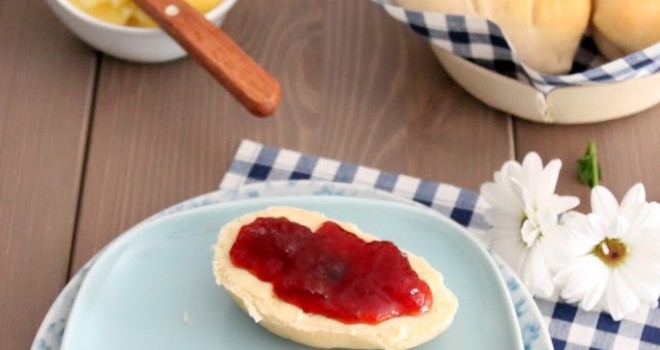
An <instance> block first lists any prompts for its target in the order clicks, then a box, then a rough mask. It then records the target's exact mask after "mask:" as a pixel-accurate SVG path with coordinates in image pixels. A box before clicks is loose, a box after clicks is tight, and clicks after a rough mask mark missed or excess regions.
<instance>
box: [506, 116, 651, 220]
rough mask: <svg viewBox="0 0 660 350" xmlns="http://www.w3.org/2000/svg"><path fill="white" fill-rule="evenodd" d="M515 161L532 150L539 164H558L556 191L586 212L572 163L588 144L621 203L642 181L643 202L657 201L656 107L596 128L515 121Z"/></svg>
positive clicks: (587, 191)
mask: <svg viewBox="0 0 660 350" xmlns="http://www.w3.org/2000/svg"><path fill="white" fill-rule="evenodd" d="M515 135H516V157H517V158H518V159H519V160H521V159H522V158H523V157H524V156H525V154H527V152H530V151H536V152H538V153H539V154H540V155H541V157H542V158H543V161H544V162H548V161H549V160H551V159H555V158H558V159H561V160H562V164H563V167H562V171H561V174H560V177H559V184H558V187H557V191H558V193H560V194H570V195H574V196H578V197H580V207H579V209H580V211H583V212H588V211H590V208H591V205H590V199H589V194H590V189H589V187H588V186H586V185H583V184H581V183H580V182H578V180H577V163H576V162H577V160H578V159H579V158H580V157H581V156H582V155H583V154H584V152H585V151H586V149H587V142H588V141H589V140H593V141H595V142H596V145H597V148H598V159H599V161H600V164H601V168H602V172H603V178H602V179H601V184H602V185H604V186H606V187H608V188H609V189H610V190H611V191H612V192H613V193H614V195H615V196H616V197H617V198H618V199H619V200H621V199H622V198H623V195H624V194H625V193H626V191H628V189H629V188H630V187H632V185H634V184H636V183H638V182H642V183H643V184H644V185H645V187H646V194H647V199H648V200H654V201H658V200H660V182H658V177H657V174H658V173H660V162H659V161H658V159H660V158H659V156H658V150H660V105H658V106H655V107H653V108H651V109H649V110H646V111H644V112H641V113H638V114H637V115H634V116H629V117H626V118H623V119H619V120H614V121H610V122H604V123H599V124H589V125H575V126H551V125H550V126H549V125H541V124H534V123H530V122H526V121H522V120H517V121H516V122H515Z"/></svg>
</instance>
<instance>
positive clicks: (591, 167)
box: [577, 141, 603, 187]
mask: <svg viewBox="0 0 660 350" xmlns="http://www.w3.org/2000/svg"><path fill="white" fill-rule="evenodd" d="M577 177H578V180H580V182H581V183H583V184H585V185H589V186H590V187H594V186H597V185H598V183H599V182H600V179H602V178H603V177H602V173H601V169H600V164H598V155H597V153H596V143H594V142H593V141H589V145H588V146H587V151H586V152H585V153H584V156H582V158H580V160H578V170H577Z"/></svg>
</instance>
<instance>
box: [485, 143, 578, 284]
mask: <svg viewBox="0 0 660 350" xmlns="http://www.w3.org/2000/svg"><path fill="white" fill-rule="evenodd" d="M560 169H561V161H560V160H558V159H555V160H553V161H551V162H550V163H548V165H547V166H546V167H545V168H544V167H543V163H542V162H541V157H539V155H538V154H537V153H534V152H532V153H529V154H527V155H526V156H525V159H524V160H523V162H522V164H520V163H518V162H515V161H508V162H506V163H504V165H503V166H502V169H501V170H500V171H497V172H495V174H494V180H495V181H494V182H488V183H485V184H483V185H482V186H481V195H482V196H483V197H484V199H485V200H486V201H487V202H488V203H489V204H490V206H491V207H490V208H489V209H488V210H487V211H486V220H487V221H488V223H489V224H490V225H491V230H490V231H491V236H492V242H491V247H492V248H493V250H494V251H495V252H496V253H497V254H498V255H499V256H500V257H502V258H503V259H504V261H505V262H507V264H508V265H509V266H510V267H511V268H512V269H513V270H515V271H516V273H517V274H518V276H519V277H520V279H521V280H522V281H523V283H524V284H525V285H526V286H527V288H528V289H529V291H530V292H531V293H532V294H533V295H538V296H541V297H549V296H551V295H552V293H553V292H554V284H553V281H552V277H553V275H552V273H551V269H550V266H549V261H548V259H547V255H548V254H547V247H544V246H546V245H548V244H547V243H548V239H549V237H551V236H553V235H554V232H555V231H556V230H557V228H558V224H559V218H560V216H561V215H562V214H563V213H565V212H566V211H568V210H570V209H572V208H574V207H576V206H577V205H578V204H579V203H580V201H579V199H578V198H576V197H569V196H558V195H556V194H555V193H554V192H555V187H556V185H557V178H558V177H559V170H560Z"/></svg>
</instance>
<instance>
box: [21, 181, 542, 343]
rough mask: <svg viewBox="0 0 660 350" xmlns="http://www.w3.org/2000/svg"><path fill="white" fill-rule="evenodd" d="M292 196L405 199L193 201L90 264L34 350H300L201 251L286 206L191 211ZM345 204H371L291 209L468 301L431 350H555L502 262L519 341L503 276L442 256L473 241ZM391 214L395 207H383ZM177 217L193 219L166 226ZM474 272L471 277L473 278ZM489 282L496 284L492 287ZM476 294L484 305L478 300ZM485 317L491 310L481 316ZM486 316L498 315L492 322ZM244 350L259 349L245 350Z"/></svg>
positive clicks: (284, 189)
mask: <svg viewBox="0 0 660 350" xmlns="http://www.w3.org/2000/svg"><path fill="white" fill-rule="evenodd" d="M283 194H289V195H301V194H302V195H311V194H314V195H318V194H331V195H343V196H349V197H377V198H381V199H389V200H392V199H395V198H396V197H393V196H392V195H389V194H385V193H382V192H380V191H375V190H372V189H367V188H361V187H355V186H349V185H342V184H332V183H319V182H294V183H277V184H258V185H251V186H245V187H244V188H242V189H239V190H233V191H232V190H230V191H219V192H215V193H212V194H209V195H205V196H201V197H198V198H195V199H193V200H189V201H186V202H184V203H182V204H180V205H177V206H175V207H172V208H170V209H168V210H166V211H164V212H163V213H161V215H159V216H158V217H157V218H155V219H153V220H148V221H149V222H147V223H143V224H141V225H138V226H137V227H136V228H134V229H133V230H132V231H131V232H130V233H128V234H126V235H123V236H122V237H120V238H119V239H118V240H116V241H115V242H113V243H112V244H111V245H110V246H109V247H108V249H106V250H105V251H104V252H103V253H102V254H101V255H100V257H99V258H98V259H97V261H96V262H94V263H93V264H92V263H90V264H89V266H92V268H91V272H90V274H89V275H88V277H87V278H85V272H86V269H84V270H83V271H82V273H81V274H79V275H77V276H76V277H75V278H74V279H73V280H72V282H71V283H70V284H69V285H68V286H67V288H66V289H65V290H64V291H63V293H62V295H60V297H58V299H57V301H56V302H55V303H54V305H53V307H52V308H51V310H50V312H49V313H48V315H47V317H46V319H45V320H44V323H43V324H42V327H41V328H40V330H39V333H38V335H37V338H36V339H35V342H34V344H33V349H46V348H49V349H53V350H56V349H59V348H60V347H59V338H58V337H60V336H61V333H62V330H63V329H64V327H65V326H66V328H67V330H66V339H67V340H66V346H65V349H71V350H73V349H89V348H94V349H104V348H108V349H117V348H122V349H130V348H159V349H165V348H197V349H203V348H223V349H242V348H251V349H259V348H264V349H265V348H267V349H277V348H283V349H284V348H286V349H290V348H295V347H293V346H292V344H291V343H289V342H287V341H284V340H281V339H279V338H277V337H274V336H272V335H270V334H269V333H267V332H266V331H264V330H262V329H261V328H260V327H258V326H257V325H254V324H253V323H252V322H251V321H250V319H249V318H247V316H245V315H243V313H242V312H241V311H240V310H239V309H238V308H237V307H235V306H233V302H231V301H230V300H229V298H228V297H227V296H226V294H224V291H222V289H221V288H218V287H216V286H215V285H214V284H213V279H212V278H209V274H211V270H210V263H209V261H210V251H209V253H208V254H199V250H200V249H208V247H209V246H210V244H211V243H212V242H213V241H214V240H215V235H216V232H217V230H218V228H219V226H220V225H221V224H222V223H223V222H224V221H226V220H229V219H231V218H233V217H234V216H236V215H238V214H240V212H243V211H250V210H256V209H258V208H259V207H263V206H265V205H268V203H270V204H275V203H277V204H282V201H283V199H281V198H276V199H269V200H265V199H258V200H256V201H250V202H243V203H247V204H241V203H238V202H237V203H233V204H229V205H225V206H212V207H208V208H204V209H198V210H194V211H188V210H189V209H191V208H195V207H200V206H207V205H210V204H213V203H218V202H225V201H229V200H232V199H237V198H251V197H262V198H263V197H269V196H277V195H283ZM342 200H343V201H346V200H348V203H356V204H355V205H358V204H357V203H363V202H361V201H360V200H354V199H353V200H350V199H348V198H328V197H318V198H312V197H303V198H297V199H296V198H288V199H286V201H287V202H288V203H289V204H296V205H298V206H303V207H309V208H311V209H318V210H322V211H324V212H326V213H328V214H330V215H332V216H334V217H337V218H338V219H342V220H347V221H353V222H356V223H358V224H359V225H360V226H362V227H363V228H364V229H365V230H366V231H371V232H378V234H379V235H381V236H382V237H383V238H387V239H391V240H393V241H395V242H396V243H398V244H400V245H401V246H403V247H404V248H406V249H409V250H411V251H413V252H415V253H418V254H420V255H422V256H424V257H425V258H427V259H428V260H430V261H431V262H432V263H433V264H435V265H436V267H438V268H440V269H441V270H442V271H443V273H445V275H446V279H447V283H448V284H449V286H450V287H451V288H453V289H454V290H455V291H456V292H457V294H458V295H459V298H460V300H461V307H460V308H459V313H458V315H457V319H456V323H455V324H454V325H452V327H451V328H450V329H449V330H448V331H447V332H446V333H445V334H443V335H441V336H440V337H439V338H438V339H437V340H436V342H438V343H430V344H428V346H427V347H426V348H436V347H435V345H438V344H441V343H443V342H444V343H447V344H452V347H453V348H456V346H454V344H461V343H456V341H464V340H465V339H469V340H470V341H472V340H473V339H488V343H486V347H488V348H502V349H515V348H516V346H519V344H512V343H506V341H507V339H508V341H509V342H510V341H512V340H513V339H514V338H515V336H512V334H515V333H516V332H520V331H521V332H522V339H523V341H524V344H525V348H526V349H551V348H552V346H551V343H550V340H549V336H548V335H547V332H545V331H544V327H543V326H542V320H541V316H540V313H539V312H538V310H537V309H536V307H535V305H534V303H533V301H532V300H531V298H530V297H529V295H528V294H527V293H526V291H525V290H524V288H521V287H520V286H519V283H518V281H517V280H516V279H515V277H513V275H512V273H511V271H510V270H508V268H506V267H505V266H504V265H502V264H501V261H499V259H497V258H495V261H496V262H497V265H498V266H497V267H498V268H499V270H500V272H501V273H502V275H503V277H504V279H505V280H506V287H508V290H509V291H508V292H509V294H510V298H511V300H512V302H513V305H515V310H516V314H517V317H518V328H519V329H520V331H516V332H514V331H515V328H516V322H515V319H512V318H508V321H506V320H507V316H506V314H507V313H509V316H511V313H510V309H509V311H506V310H507V308H506V307H505V306H506V305H507V302H506V301H507V299H508V298H507V297H506V293H505V291H504V292H503V290H502V289H501V288H500V289H498V288H495V290H494V291H488V290H486V288H484V286H486V285H491V284H493V283H494V285H497V284H498V283H499V282H495V281H497V280H498V278H497V273H493V271H490V272H488V273H483V275H480V277H478V278H467V275H465V274H464V273H459V272H460V271H464V270H465V269H466V268H467V267H466V266H467V265H465V264H464V262H465V261H463V260H465V259H466V256H463V257H462V258H461V257H458V258H451V259H449V257H450V256H451V254H452V253H453V252H454V251H456V250H455V249H449V250H450V251H448V252H444V251H443V249H445V248H447V246H444V245H446V244H447V243H446V242H443V241H444V240H445V239H446V235H447V234H445V233H442V232H444V231H445V230H448V231H447V232H458V233H459V234H458V235H456V234H452V233H448V235H452V237H454V238H455V239H458V240H459V242H461V238H456V237H460V236H461V235H465V233H463V231H462V229H461V228H460V227H458V226H457V225H455V224H453V223H452V222H449V221H448V220H447V219H444V218H442V217H439V216H435V215H434V216H433V219H429V220H430V221H428V222H427V223H426V224H428V225H436V226H437V225H440V226H442V230H440V231H441V233H440V235H439V233H438V232H434V233H433V234H427V233H411V234H405V233H402V232H394V231H393V228H396V227H397V226H396V225H394V226H393V225H390V224H385V223H383V221H382V217H380V216H379V217H371V219H369V218H368V215H367V216H365V215H360V214H359V212H358V211H355V210H347V209H346V206H345V205H344V204H342V205H341V206H335V207H334V209H333V208H328V207H327V205H326V204H327V203H325V202H324V201H329V202H332V203H337V201H340V202H341V201H342ZM397 200H399V201H401V200H400V199H397ZM268 201H270V202H268ZM299 201H302V202H299ZM318 201H321V202H318ZM342 203H343V202H342ZM378 203H379V204H380V203H382V202H378ZM237 205H238V206H237ZM382 205H384V206H388V205H389V206H391V205H392V204H385V203H382ZM255 206H256V207H255ZM316 206H318V207H316ZM349 206H350V205H349ZM405 208H408V207H405ZM408 211H410V212H416V210H413V209H410V210H397V211H396V212H401V213H407V212H408ZM175 212H184V213H183V214H176V215H174V216H169V215H167V216H166V214H171V213H175ZM366 212H369V211H366ZM400 215H403V214H400ZM412 215H413V216H414V215H416V214H412ZM395 216H396V215H394V217H395ZM422 216H424V215H422ZM223 220H224V221H223ZM365 220H366V221H365ZM369 220H371V223H369ZM422 221H423V220H422ZM404 222H405V221H404ZM431 222H433V223H431ZM418 224H420V223H418ZM422 226H423V225H422ZM399 228H401V227H399ZM415 232H417V231H415ZM424 232H426V231H424ZM463 238H465V236H463ZM463 241H467V240H463ZM434 242H435V243H434ZM463 243H465V242H463ZM443 244H444V245H443ZM468 246H469V244H468ZM441 253H442V254H441ZM480 259H481V258H480ZM473 260H474V259H470V258H469V257H468V258H467V260H466V261H467V263H468V265H469V263H470V261H472V263H474V261H473ZM478 260H479V259H478ZM479 261H481V266H482V267H483V266H486V265H488V264H486V263H485V262H486V261H488V260H483V261H482V260H479ZM437 264H439V265H437ZM467 269H468V270H470V271H471V269H470V268H467ZM491 270H492V266H491ZM455 271H459V272H455ZM482 272H483V271H482ZM483 278H485V280H484V279H483ZM82 280H86V281H85V284H84V286H83V288H82V290H81V293H80V295H79V298H78V299H77V300H76V308H75V310H76V311H74V312H73V313H72V315H71V319H69V320H67V318H68V316H69V309H70V305H71V303H72V301H73V300H74V299H76V296H77V284H79V283H80V282H81V281H82ZM452 280H453V281H452ZM486 280H488V281H490V282H491V284H488V283H485V281H486ZM452 284H454V285H452ZM475 287H476V288H475ZM500 287H501V285H500ZM477 292H479V293H482V295H475V294H472V293H477ZM498 296H499V297H498ZM502 296H504V298H502ZM484 307H485V309H482V308H484ZM498 308H499V309H498ZM477 309H481V310H477ZM491 309H494V310H496V311H492V310H491ZM484 310H490V311H489V313H486V314H484V312H483V311H484ZM477 311H478V312H477ZM489 314H490V315H496V318H492V317H490V318H489V317H488V316H487V315H489ZM184 315H185V316H186V317H188V318H189V322H184ZM477 315H478V316H477ZM514 317H515V315H514ZM503 320H504V321H505V322H503ZM512 320H513V321H512ZM502 324H505V326H504V328H501V327H500V325H502ZM489 329H490V330H496V332H493V335H492V337H489V336H487V333H488V330H489ZM503 329H504V330H503ZM495 333H498V334H499V336H497V335H495ZM466 335H467V336H466ZM470 335H471V336H470ZM475 335H477V336H475ZM244 341H248V342H250V343H249V344H246V343H243V342H244ZM513 341H515V340H513ZM128 344H133V345H135V346H130V345H128ZM260 344H261V345H260ZM494 344H503V346H504V347H495V345H494ZM211 345H212V346H211ZM260 346H261V347H260ZM466 346H468V345H466ZM299 348H302V347H299ZM460 348H466V347H463V346H461V347H460ZM469 348H471V346H470V347H469Z"/></svg>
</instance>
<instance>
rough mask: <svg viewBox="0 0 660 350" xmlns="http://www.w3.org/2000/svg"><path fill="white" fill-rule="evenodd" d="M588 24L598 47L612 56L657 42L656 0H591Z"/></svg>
mask: <svg viewBox="0 0 660 350" xmlns="http://www.w3.org/2000/svg"><path fill="white" fill-rule="evenodd" d="M591 24H592V31H593V36H594V41H595V42H596V46H598V50H599V51H600V52H601V53H602V54H603V56H605V57H607V58H608V59H610V60H614V59H617V58H620V57H623V56H626V55H628V54H630V53H633V52H635V51H639V50H643V49H645V48H647V47H649V46H651V45H653V44H655V43H657V42H660V1H658V0H594V13H593V17H592V19H591Z"/></svg>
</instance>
